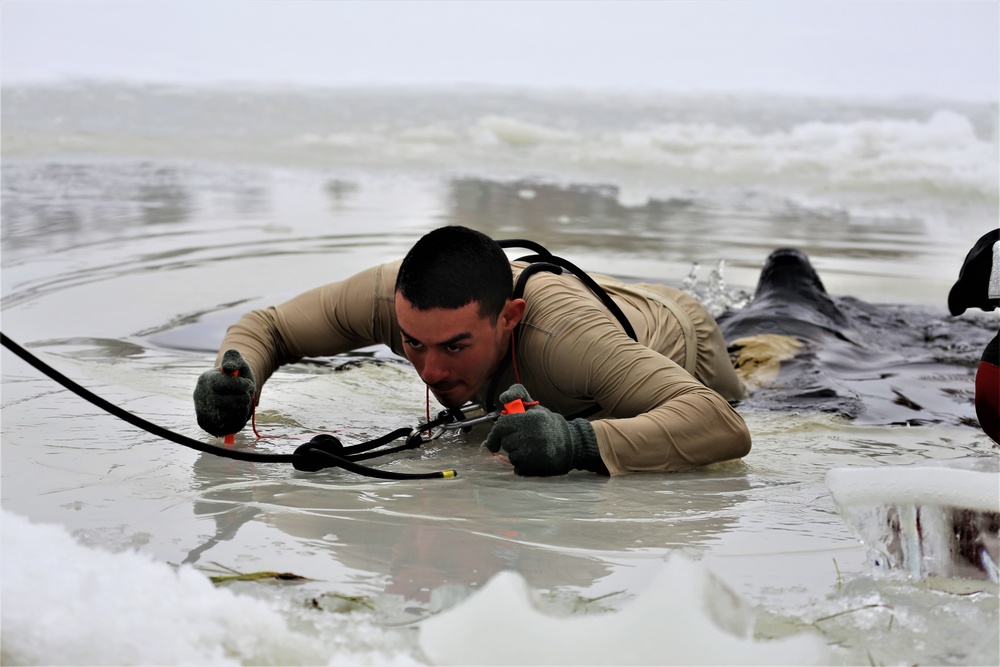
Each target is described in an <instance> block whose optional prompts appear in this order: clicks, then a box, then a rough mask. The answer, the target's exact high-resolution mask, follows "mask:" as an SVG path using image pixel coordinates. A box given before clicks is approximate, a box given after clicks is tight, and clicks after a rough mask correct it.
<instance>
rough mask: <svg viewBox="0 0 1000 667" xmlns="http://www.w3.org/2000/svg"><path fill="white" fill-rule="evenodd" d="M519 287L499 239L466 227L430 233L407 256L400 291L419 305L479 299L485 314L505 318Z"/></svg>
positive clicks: (399, 277) (398, 281)
mask: <svg viewBox="0 0 1000 667" xmlns="http://www.w3.org/2000/svg"><path fill="white" fill-rule="evenodd" d="M513 291H514V279H513V276H512V275H511V270H510V261H509V260H508V259H507V255H505V254H504V251H503V248H501V247H500V246H499V245H498V244H497V242H496V241H494V240H493V239H491V238H490V237H489V236H486V235H485V234H483V233H482V232H477V231H475V230H474V229H469V228H468V227H460V226H449V227H439V228H438V229H435V230H434V231H432V232H429V233H427V234H425V235H424V236H423V237H422V238H421V239H420V240H419V241H417V242H416V244H414V246H413V247H412V248H411V249H410V252H408V253H407V254H406V257H405V258H403V264H402V265H401V266H400V267H399V274H398V275H397V276H396V292H398V293H399V294H401V295H402V296H403V298H404V299H406V300H407V301H409V302H410V303H411V304H413V307H414V308H416V309H417V310H431V309H432V308H447V309H449V310H454V309H456V308H462V307H463V306H465V305H467V304H470V303H473V302H475V303H478V304H479V316H480V317H490V318H492V320H493V321H494V322H496V319H497V318H498V317H500V313H501V312H502V311H503V308H504V305H505V304H506V303H507V300H508V299H509V298H510V296H511V293H512V292H513Z"/></svg>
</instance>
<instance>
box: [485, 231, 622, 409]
mask: <svg viewBox="0 0 1000 667" xmlns="http://www.w3.org/2000/svg"><path fill="white" fill-rule="evenodd" d="M497 243H498V244H499V245H500V247H501V248H526V249H528V250H531V251H533V252H534V253H535V254H534V255H527V256H525V257H519V258H518V259H516V260H515V261H518V262H527V263H528V266H527V267H525V269H524V270H523V271H521V275H520V276H518V278H517V282H516V283H515V284H514V293H513V295H512V296H513V298H515V299H521V298H523V297H524V289H525V287H526V286H527V284H528V279H529V278H530V277H531V276H533V275H535V274H536V273H540V272H542V271H549V272H551V273H554V274H556V275H561V274H562V273H563V271H569V272H570V273H572V274H573V275H574V276H576V277H577V278H578V279H579V280H580V282H582V283H583V284H584V285H585V286H586V287H587V289H589V290H590V291H591V292H593V294H594V296H596V297H597V298H598V299H600V301H601V303H603V304H604V306H605V307H606V308H607V309H608V310H609V311H610V312H611V314H612V315H614V316H615V319H617V320H618V323H619V324H621V326H622V328H623V329H624V330H625V333H626V334H628V337H629V338H631V339H632V340H634V341H638V340H639V337H638V336H637V335H636V333H635V329H634V328H633V327H632V323H631V322H629V320H628V318H627V317H626V316H625V313H624V312H622V309H621V308H620V307H619V306H618V304H617V303H615V302H614V299H612V298H611V295H610V294H608V292H607V290H605V289H604V288H603V287H601V286H600V285H599V284H598V283H597V281H596V280H594V279H593V278H591V277H590V276H589V275H587V273H586V272H585V271H583V270H581V269H580V268H579V267H577V266H576V265H575V264H573V263H572V262H570V261H569V260H568V259H564V258H562V257H558V256H556V255H553V254H552V253H551V252H549V250H548V249H547V248H545V246H543V245H541V244H539V243H536V242H534V241H529V240H527V239H505V240H502V241H497ZM518 327H520V324H519V325H518ZM508 363H509V358H505V362H504V364H503V365H501V367H500V368H498V369H497V371H496V373H494V375H493V380H492V381H491V382H490V387H489V390H488V391H487V395H486V400H487V402H488V403H489V402H492V401H493V397H494V396H495V395H496V393H497V389H498V388H499V387H497V384H498V383H499V382H500V378H501V376H502V375H503V374H504V372H505V371H506V368H507V364H508ZM488 407H490V408H492V407H493V406H492V405H488ZM600 411H601V406H600V405H598V404H595V405H593V406H592V407H590V408H587V409H585V410H582V411H580V412H578V413H577V414H575V415H571V416H570V417H567V419H577V418H580V417H589V416H590V415H592V414H595V413H597V412H600Z"/></svg>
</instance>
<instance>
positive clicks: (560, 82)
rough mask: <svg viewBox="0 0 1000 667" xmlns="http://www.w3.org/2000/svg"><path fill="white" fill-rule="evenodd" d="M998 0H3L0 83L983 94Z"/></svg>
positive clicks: (993, 73)
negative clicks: (470, 85)
mask: <svg viewBox="0 0 1000 667" xmlns="http://www.w3.org/2000/svg"><path fill="white" fill-rule="evenodd" d="M998 10H1000V3H998V2H996V1H995V0H986V1H965V0H946V1H940V2H938V1H926V2H904V1H895V2H890V1H887V0H882V1H880V2H875V1H869V2H848V1H840V2H825V1H823V0H795V1H791V0H788V1H785V2H777V1H765V0H740V1H739V2H728V1H724V0H716V1H708V0H701V1H697V2H684V1H682V0H675V1H671V2H658V1H656V0H645V1H642V2H630V1H628V0H615V1H605V0H590V1H586V0H577V1H573V2H570V1H562V2H560V1H552V2H543V1H542V2H540V1H532V2H520V1H517V0H505V1H496V2H487V1H475V0H463V1H444V0H442V1H434V2H431V1H421V0H409V1H405V2H395V1H391V0H381V1H379V0H372V1H368V2H357V1H353V0H342V1H322V0H311V1H308V2H299V1H296V0H285V1H282V2H277V1H275V2H271V1H264V0H262V1H257V2H250V1H246V0H197V1H196V0H173V1H171V2H159V1H157V0H120V1H118V2H91V1H88V0H71V1H65V2H52V1H48V0H3V2H2V3H0V21H2V23H0V29H2V35H0V37H2V41H0V54H2V66H3V70H2V80H3V82H4V83H5V84H9V83H18V82H25V81H53V80H59V79H62V78H81V77H86V78H90V77H96V78H105V79H125V80H132V81H154V82H190V83H214V82H250V83H288V84H310V85H313V84H315V85H345V84H398V83H402V84H417V85H421V84H455V83H479V84H498V85H526V86H547V87H582V88H598V89H601V88H618V89H625V90H643V91H652V90H663V91H673V92H719V91H721V92H771V93H793V94H794V93H800V94H832V95H874V96H893V95H900V94H921V95H932V96H940V97H951V98H957V99H970V100H995V99H997V97H998V76H1000V75H998V61H1000V50H998V33H1000V11H998Z"/></svg>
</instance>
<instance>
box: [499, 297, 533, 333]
mask: <svg viewBox="0 0 1000 667" xmlns="http://www.w3.org/2000/svg"><path fill="white" fill-rule="evenodd" d="M527 305H528V304H527V303H526V302H525V300H524V299H511V300H510V301H508V302H507V305H505V306H504V307H503V310H502V311H501V312H500V323H501V324H502V325H503V330H504V331H512V330H513V329H514V327H516V326H517V325H518V324H519V323H520V322H521V318H522V317H524V309H525V308H526V307H527Z"/></svg>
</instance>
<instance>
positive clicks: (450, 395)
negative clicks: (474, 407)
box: [431, 387, 471, 408]
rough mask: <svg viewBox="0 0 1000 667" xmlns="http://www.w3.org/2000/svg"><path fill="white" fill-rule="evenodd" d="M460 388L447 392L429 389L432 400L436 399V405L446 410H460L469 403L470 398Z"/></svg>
mask: <svg viewBox="0 0 1000 667" xmlns="http://www.w3.org/2000/svg"><path fill="white" fill-rule="evenodd" d="M462 389H463V388H462V387H455V388H454V389H450V390H447V391H437V390H436V389H433V388H432V389H431V393H432V394H434V398H436V399H437V401H438V403H440V404H441V405H443V406H444V407H446V408H460V407H462V406H463V405H465V404H466V403H468V402H469V399H470V398H471V396H470V395H469V394H468V392H466V391H463V390H462Z"/></svg>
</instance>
